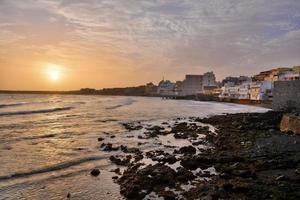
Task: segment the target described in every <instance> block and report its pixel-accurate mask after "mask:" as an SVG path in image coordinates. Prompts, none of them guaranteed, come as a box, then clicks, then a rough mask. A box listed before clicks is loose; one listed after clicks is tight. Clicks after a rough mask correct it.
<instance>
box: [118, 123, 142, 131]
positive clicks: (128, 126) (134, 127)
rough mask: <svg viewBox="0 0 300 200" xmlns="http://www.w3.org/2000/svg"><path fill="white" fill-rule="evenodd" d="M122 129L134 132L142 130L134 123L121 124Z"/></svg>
mask: <svg viewBox="0 0 300 200" xmlns="http://www.w3.org/2000/svg"><path fill="white" fill-rule="evenodd" d="M122 125H123V126H124V128H126V129H127V130H128V131H135V130H140V129H142V128H143V126H141V125H140V124H138V125H136V124H134V123H122Z"/></svg>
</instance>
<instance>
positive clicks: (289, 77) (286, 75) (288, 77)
mask: <svg viewBox="0 0 300 200" xmlns="http://www.w3.org/2000/svg"><path fill="white" fill-rule="evenodd" d="M294 80H299V73H295V71H294V70H292V69H291V70H289V71H284V72H282V73H280V74H279V75H278V81H294Z"/></svg>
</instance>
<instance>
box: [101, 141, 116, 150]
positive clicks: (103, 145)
mask: <svg viewBox="0 0 300 200" xmlns="http://www.w3.org/2000/svg"><path fill="white" fill-rule="evenodd" d="M100 148H101V149H102V151H117V150H119V147H113V145H112V144H111V143H107V144H106V143H102V144H101V146H100Z"/></svg>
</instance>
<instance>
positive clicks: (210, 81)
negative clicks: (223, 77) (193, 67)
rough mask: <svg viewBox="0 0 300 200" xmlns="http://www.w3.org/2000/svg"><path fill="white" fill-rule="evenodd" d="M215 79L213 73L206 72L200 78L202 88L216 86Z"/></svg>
mask: <svg viewBox="0 0 300 200" xmlns="http://www.w3.org/2000/svg"><path fill="white" fill-rule="evenodd" d="M216 85H217V83H216V77H215V74H214V73H213V72H206V73H205V74H203V77H202V86H203V87H204V86H216Z"/></svg>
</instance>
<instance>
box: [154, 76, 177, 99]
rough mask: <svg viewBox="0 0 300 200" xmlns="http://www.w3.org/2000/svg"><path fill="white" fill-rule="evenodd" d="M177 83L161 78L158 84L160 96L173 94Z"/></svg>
mask: <svg viewBox="0 0 300 200" xmlns="http://www.w3.org/2000/svg"><path fill="white" fill-rule="evenodd" d="M174 89H175V84H174V83H172V82H171V81H169V80H161V81H160V82H159V84H158V88H157V93H158V94H159V95H160V96H173V95H175V93H174Z"/></svg>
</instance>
